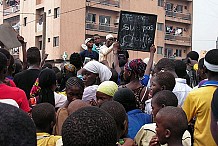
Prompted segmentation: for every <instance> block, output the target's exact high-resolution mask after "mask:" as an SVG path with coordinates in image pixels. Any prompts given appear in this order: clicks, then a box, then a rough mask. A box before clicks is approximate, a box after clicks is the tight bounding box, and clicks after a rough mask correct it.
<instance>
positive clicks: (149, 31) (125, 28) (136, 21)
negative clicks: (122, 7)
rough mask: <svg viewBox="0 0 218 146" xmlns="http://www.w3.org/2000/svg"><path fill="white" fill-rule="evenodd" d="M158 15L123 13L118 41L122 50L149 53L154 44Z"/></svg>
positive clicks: (121, 14)
mask: <svg viewBox="0 0 218 146" xmlns="http://www.w3.org/2000/svg"><path fill="white" fill-rule="evenodd" d="M156 23H157V15H152V14H143V13H135V12H127V11H121V13H120V21H119V31H118V41H119V42H120V46H121V49H122V50H124V49H126V50H134V51H144V52H149V51H150V47H151V45H152V44H154V38H155V30H156Z"/></svg>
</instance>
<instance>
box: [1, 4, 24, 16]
mask: <svg viewBox="0 0 218 146" xmlns="http://www.w3.org/2000/svg"><path fill="white" fill-rule="evenodd" d="M19 11H20V5H14V6H9V7H7V8H5V9H4V11H3V16H7V15H10V14H14V13H16V12H19Z"/></svg>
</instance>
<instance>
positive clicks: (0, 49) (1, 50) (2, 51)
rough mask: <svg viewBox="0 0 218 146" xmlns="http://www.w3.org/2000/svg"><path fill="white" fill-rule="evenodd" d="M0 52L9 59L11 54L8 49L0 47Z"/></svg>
mask: <svg viewBox="0 0 218 146" xmlns="http://www.w3.org/2000/svg"><path fill="white" fill-rule="evenodd" d="M0 52H1V53H2V54H4V55H5V56H6V57H7V59H8V60H10V59H11V54H10V53H9V51H8V50H6V49H3V48H0Z"/></svg>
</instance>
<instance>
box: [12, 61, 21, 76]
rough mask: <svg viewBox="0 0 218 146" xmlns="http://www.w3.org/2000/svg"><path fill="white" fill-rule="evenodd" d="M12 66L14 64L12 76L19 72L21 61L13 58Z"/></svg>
mask: <svg viewBox="0 0 218 146" xmlns="http://www.w3.org/2000/svg"><path fill="white" fill-rule="evenodd" d="M14 64H15V65H14V66H15V71H14V73H13V76H14V75H16V74H17V73H19V72H21V71H22V69H23V66H22V63H21V61H20V60H17V59H15V60H14Z"/></svg>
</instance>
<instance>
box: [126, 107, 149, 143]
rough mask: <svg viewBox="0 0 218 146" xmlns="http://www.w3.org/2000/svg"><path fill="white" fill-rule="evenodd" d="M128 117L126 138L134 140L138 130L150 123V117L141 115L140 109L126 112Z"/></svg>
mask: <svg viewBox="0 0 218 146" xmlns="http://www.w3.org/2000/svg"><path fill="white" fill-rule="evenodd" d="M127 115H128V134H127V137H128V138H131V139H134V137H135V136H136V134H137V132H138V131H139V130H140V128H141V127H142V126H143V125H145V124H148V123H151V122H152V118H151V115H148V114H145V113H143V112H142V111H141V110H140V109H135V110H131V111H129V112H127Z"/></svg>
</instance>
